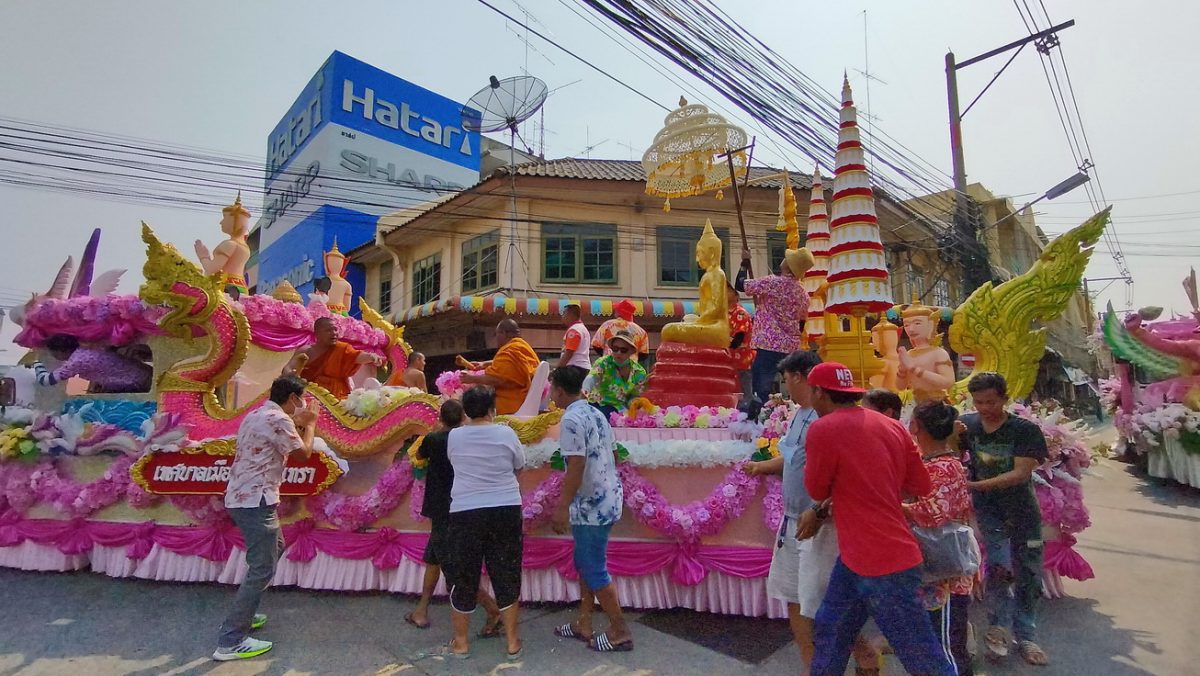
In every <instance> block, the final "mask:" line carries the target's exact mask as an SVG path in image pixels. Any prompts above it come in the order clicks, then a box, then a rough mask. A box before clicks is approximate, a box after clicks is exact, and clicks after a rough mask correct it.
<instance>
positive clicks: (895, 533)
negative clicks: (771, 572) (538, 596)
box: [804, 362, 955, 676]
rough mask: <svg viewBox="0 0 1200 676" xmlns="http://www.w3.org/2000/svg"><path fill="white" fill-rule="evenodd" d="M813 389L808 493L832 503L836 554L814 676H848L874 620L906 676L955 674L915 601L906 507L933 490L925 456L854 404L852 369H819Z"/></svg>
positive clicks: (917, 570) (914, 551)
mask: <svg viewBox="0 0 1200 676" xmlns="http://www.w3.org/2000/svg"><path fill="white" fill-rule="evenodd" d="M808 384H809V385H810V386H811V387H812V388H813V395H812V407H813V408H814V409H815V410H816V411H817V415H819V416H821V417H820V418H819V419H818V420H817V421H816V422H814V423H813V424H812V425H811V426H810V427H809V429H808V439H807V451H808V457H807V462H806V465H805V467H804V487H805V488H807V489H808V494H809V496H810V497H811V498H812V499H813V500H816V501H817V502H825V501H828V500H829V499H830V498H832V500H833V502H832V510H833V521H834V525H835V526H837V532H838V548H839V550H840V553H839V556H838V560H837V563H836V564H835V565H834V568H833V573H832V574H831V575H830V578H829V587H828V589H827V590H826V592H825V599H824V600H823V601H822V602H821V608H820V609H819V610H818V611H817V617H816V618H815V620H814V621H813V643H814V644H815V647H816V651H815V654H814V656H813V661H812V670H811V673H812V674H814V675H821V676H830V675H833V674H837V675H838V676H840V675H841V674H843V673H845V671H846V662H847V661H848V660H849V658H850V651H851V648H852V647H853V645H854V641H855V639H856V638H857V636H858V634H859V631H860V630H861V629H862V627H863V624H865V623H866V621H867V616H868V615H869V616H872V617H874V618H875V624H877V625H878V626H879V629H880V630H881V631H883V634H884V636H886V637H887V639H888V643H889V644H891V646H892V648H893V649H894V650H895V651H896V657H898V658H899V659H900V662H901V663H902V664H903V665H904V668H905V669H906V670H908V673H910V674H928V675H933V676H941V675H943V674H944V675H947V676H950V675H953V674H954V673H955V669H954V663H953V662H951V661H950V658H949V657H947V655H946V652H945V651H944V650H943V649H942V646H941V644H940V643H939V642H938V638H937V635H936V634H935V633H934V631H933V625H932V624H931V623H930V621H929V615H928V613H926V612H925V609H924V607H923V606H922V605H921V602H920V601H919V600H918V598H917V587H918V586H919V585H920V583H921V561H922V559H921V549H920V547H918V546H917V541H916V540H915V539H914V538H913V535H912V532H911V531H910V530H909V527H908V522H907V521H906V519H905V517H904V511H903V509H902V508H901V506H900V503H901V501H902V500H903V499H904V497H905V496H913V497H917V496H923V495H925V494H927V493H929V492H930V491H931V490H932V488H933V487H932V485H931V484H930V481H929V473H928V472H927V471H926V470H925V465H924V463H923V462H922V461H921V453H920V451H919V450H918V449H917V445H916V443H915V442H914V441H913V439H912V436H911V435H910V434H909V433H908V430H906V429H905V428H904V426H903V425H901V424H900V422H899V421H896V420H892V419H891V418H889V417H887V416H885V415H883V414H881V413H876V412H875V411H871V410H868V409H865V408H862V407H860V406H859V405H858V404H859V401H860V400H861V399H862V397H863V394H864V393H865V390H864V389H863V388H861V387H858V385H857V384H856V383H855V382H854V374H853V373H852V372H851V371H850V369H849V368H847V367H846V366H844V365H842V364H839V363H837V362H825V363H823V364H818V365H817V366H815V367H813V369H812V371H809V374H808ZM825 514H826V511H825V510H821V511H820V512H818V516H824V515H825Z"/></svg>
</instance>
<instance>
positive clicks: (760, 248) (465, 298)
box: [351, 159, 961, 372]
mask: <svg viewBox="0 0 1200 676" xmlns="http://www.w3.org/2000/svg"><path fill="white" fill-rule="evenodd" d="M782 179H783V174H782V172H781V170H777V169H769V168H765V167H761V168H760V167H755V168H754V169H753V170H752V172H751V184H750V186H749V187H748V188H746V189H745V190H744V195H743V202H744V217H745V227H746V238H747V245H748V247H749V249H750V250H751V253H752V264H753V267H754V271H755V273H756V274H757V275H762V274H765V273H766V271H767V270H768V269H771V268H776V267H777V266H778V265H779V261H781V260H782V257H783V253H784V250H785V248H786V238H785V234H784V233H783V232H778V231H776V230H775V224H776V221H777V219H778V201H779V187H780V185H781V181H782ZM790 179H791V183H792V185H793V187H794V190H795V195H796V199H797V203H798V205H799V208H800V213H799V216H798V218H799V221H800V224H801V228H802V230H803V228H804V224H805V220H806V215H807V206H808V202H809V197H810V190H811V183H810V180H811V177H810V176H808V175H805V174H798V173H792V174H791V175H790ZM825 185H826V186H827V189H828V187H829V186H831V185H832V180H831V179H826V181H825ZM721 197H723V199H718V195H714V194H708V195H704V196H700V197H689V198H683V199H675V200H672V201H671V209H670V211H665V210H664V209H663V203H664V200H663V199H661V198H657V197H653V196H650V195H647V194H646V193H645V175H644V173H643V170H642V167H641V164H640V163H638V162H632V161H621V160H589V159H561V160H539V161H534V162H529V163H525V164H519V165H518V166H517V167H516V168H515V172H514V171H511V170H510V169H509V168H508V167H501V168H499V169H497V170H496V171H495V172H494V173H492V174H491V176H489V177H488V178H486V179H484V180H483V181H481V182H480V183H479V184H478V185H476V186H474V187H473V188H469V189H467V190H466V191H463V192H461V193H458V194H455V195H450V196H447V197H445V198H444V199H442V200H439V201H437V202H434V203H430V204H427V205H423V206H421V207H418V208H412V209H407V210H404V211H399V212H396V213H393V214H389V215H387V216H384V217H382V218H380V219H379V223H378V235H377V237H376V242H375V243H374V244H373V245H367V246H363V247H360V248H358V249H357V250H355V251H353V252H351V258H352V259H353V260H354V261H355V262H357V263H360V264H362V265H363V266H364V267H365V268H366V271H367V300H368V302H370V303H371V304H372V305H373V306H375V307H376V308H378V309H380V310H381V311H382V312H383V313H384V314H385V315H389V316H392V317H393V318H394V319H395V320H396V321H397V323H403V324H405V325H406V327H407V329H406V336H407V338H408V339H409V342H410V343H412V344H413V345H414V347H415V349H417V350H420V351H422V352H425V353H426V355H427V356H428V357H429V358H430V371H432V372H436V371H439V370H441V368H439V367H442V366H447V365H448V362H449V360H450V359H452V358H453V356H454V355H456V354H464V355H466V356H469V357H483V356H487V355H490V353H491V351H492V350H493V349H494V339H493V337H492V335H491V333H492V332H491V328H492V327H493V326H494V325H495V323H496V321H497V320H498V319H499V318H500V316H501V312H508V313H509V314H514V315H516V318H517V319H518V321H520V322H521V324H522V326H523V328H524V331H525V337H526V338H527V339H528V340H530V342H531V343H532V344H533V345H534V347H535V348H536V349H537V350H538V351H539V353H541V354H543V355H544V356H552V355H554V354H557V352H558V350H559V347H560V345H561V335H562V327H561V326H560V317H559V310H560V305H561V302H562V301H563V300H565V299H567V298H570V299H572V300H578V301H581V302H582V303H583V308H584V321H585V323H586V324H587V325H588V326H589V327H591V328H592V329H593V330H594V329H595V328H596V327H597V326H598V325H599V324H600V323H602V322H603V321H605V320H606V319H608V318H610V317H611V316H612V309H611V302H612V301H616V300H620V299H622V298H630V299H632V300H634V301H635V302H640V303H641V304H642V312H641V313H639V316H638V317H636V321H637V322H638V323H639V324H641V325H642V326H643V327H645V328H646V329H647V330H648V331H650V332H651V334H652V346H653V345H654V344H656V343H655V341H656V339H657V330H658V329H659V328H661V326H662V325H663V324H665V323H666V322H669V321H677V320H678V319H679V318H680V317H681V316H682V315H683V314H685V313H687V312H689V311H691V306H690V304H691V302H692V301H694V300H695V289H696V285H697V281H698V279H699V274H700V271H699V270H698V269H697V266H696V264H695V245H696V240H697V239H699V236H700V231H701V229H702V227H703V226H704V223H705V220H706V219H709V220H711V221H712V224H713V227H714V228H715V229H716V231H717V233H718V236H720V237H721V239H722V240H723V241H724V242H725V244H726V246H725V252H724V254H725V262H724V267H725V270H726V273H727V274H728V275H729V276H730V278H731V279H732V277H733V276H734V274H735V273H736V270H737V268H738V265H739V263H740V258H741V257H740V249H741V247H742V239H741V235H740V231H739V227H738V220H737V213H736V210H735V207H734V197H733V194H732V191H731V190H730V189H726V190H725V191H724V194H723V195H722V196H721ZM826 200H829V201H831V200H832V193H831V192H828V191H827V193H826ZM877 211H878V214H879V221H880V226H881V230H882V232H883V233H884V241H885V245H886V246H887V248H888V251H889V256H890V262H891V265H892V271H893V275H894V277H893V285H894V287H895V293H896V297H897V301H898V302H901V301H902V299H908V298H909V297H910V296H911V295H912V293H914V292H916V293H918V294H924V293H926V292H927V291H928V292H929V293H930V294H931V295H930V296H927V298H928V300H927V302H937V303H939V304H944V305H951V304H953V303H954V302H955V301H956V300H957V294H958V284H957V280H958V279H959V278H960V277H961V275H958V274H956V273H952V272H951V270H950V267H952V266H953V264H952V263H951V265H950V267H947V265H946V264H945V263H944V262H943V261H942V260H941V257H940V256H939V253H938V251H937V241H938V233H939V232H940V231H941V230H940V227H941V226H940V224H938V223H936V222H933V221H931V220H929V219H927V218H925V217H923V216H922V215H920V214H919V213H917V212H915V211H914V210H912V209H911V208H909V207H907V206H906V205H904V204H901V203H899V202H896V201H894V200H891V199H889V198H887V197H886V196H884V195H882V194H880V195H879V198H878V199H877Z"/></svg>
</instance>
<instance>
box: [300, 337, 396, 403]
mask: <svg viewBox="0 0 1200 676" xmlns="http://www.w3.org/2000/svg"><path fill="white" fill-rule="evenodd" d="M313 334H314V336H315V337H316V342H314V343H313V344H312V345H311V346H309V347H306V348H304V349H303V350H301V351H300V353H299V354H297V355H296V357H295V358H294V359H293V360H292V363H291V364H290V365H289V366H288V368H287V369H286V370H285V371H284V375H291V374H295V373H297V372H298V373H299V375H300V377H301V378H304V379H305V380H307V381H309V382H311V383H316V384H318V385H320V386H321V387H323V388H325V389H327V390H329V393H330V394H332V395H333V396H335V397H337V398H338V399H345V398H346V397H347V396H349V395H350V376H352V375H354V372H355V371H357V370H358V369H359V367H361V366H362V365H363V364H373V365H375V366H382V365H383V363H384V359H383V357H380V356H377V355H374V354H371V353H370V352H363V351H361V350H356V349H354V348H353V347H351V346H350V344H349V343H346V342H344V341H340V340H338V333H337V325H336V324H334V323H333V320H332V319H330V318H329V317H321V318H320V319H318V320H317V321H316V322H315V323H314V324H313Z"/></svg>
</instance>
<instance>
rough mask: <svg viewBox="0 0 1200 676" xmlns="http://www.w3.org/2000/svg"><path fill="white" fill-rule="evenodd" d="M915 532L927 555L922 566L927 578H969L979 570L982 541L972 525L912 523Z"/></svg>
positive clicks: (922, 554)
mask: <svg viewBox="0 0 1200 676" xmlns="http://www.w3.org/2000/svg"><path fill="white" fill-rule="evenodd" d="M912 533H913V536H914V537H916V539H917V544H918V545H920V547H921V556H923V557H924V558H925V562H924V563H923V564H922V566H921V572H922V577H923V578H924V579H925V580H944V579H946V578H948V577H962V576H966V577H970V576H972V575H974V574H975V573H976V572H978V571H979V563H980V555H979V542H978V541H977V540H976V539H975V531H974V530H972V528H971V527H970V526H966V525H963V524H961V523H954V522H951V523H948V524H946V525H944V526H935V527H933V528H925V527H922V526H913V528H912Z"/></svg>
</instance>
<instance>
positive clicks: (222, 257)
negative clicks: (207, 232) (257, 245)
mask: <svg viewBox="0 0 1200 676" xmlns="http://www.w3.org/2000/svg"><path fill="white" fill-rule="evenodd" d="M221 232H223V233H225V234H226V235H228V236H229V239H227V240H225V241H224V242H221V243H220V244H218V245H217V248H216V250H215V251H213V252H212V253H211V254H210V253H209V251H208V247H206V246H204V242H201V241H200V240H196V256H197V257H198V258H199V259H200V265H201V267H203V268H204V274H206V275H215V274H217V273H220V274H221V276H222V279H221V283H222V286H233V287H235V288H237V290H238V292H239V293H240V294H241V295H246V294H247V293H248V291H247V289H246V261H248V260H250V245H248V244H246V235H247V233H249V232H250V212H249V211H247V210H246V207H244V206H242V193H241V191H238V194H237V199H236V200H234V202H233V204H230V205H229V206H227V207H225V208H224V209H222V210H221Z"/></svg>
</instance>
